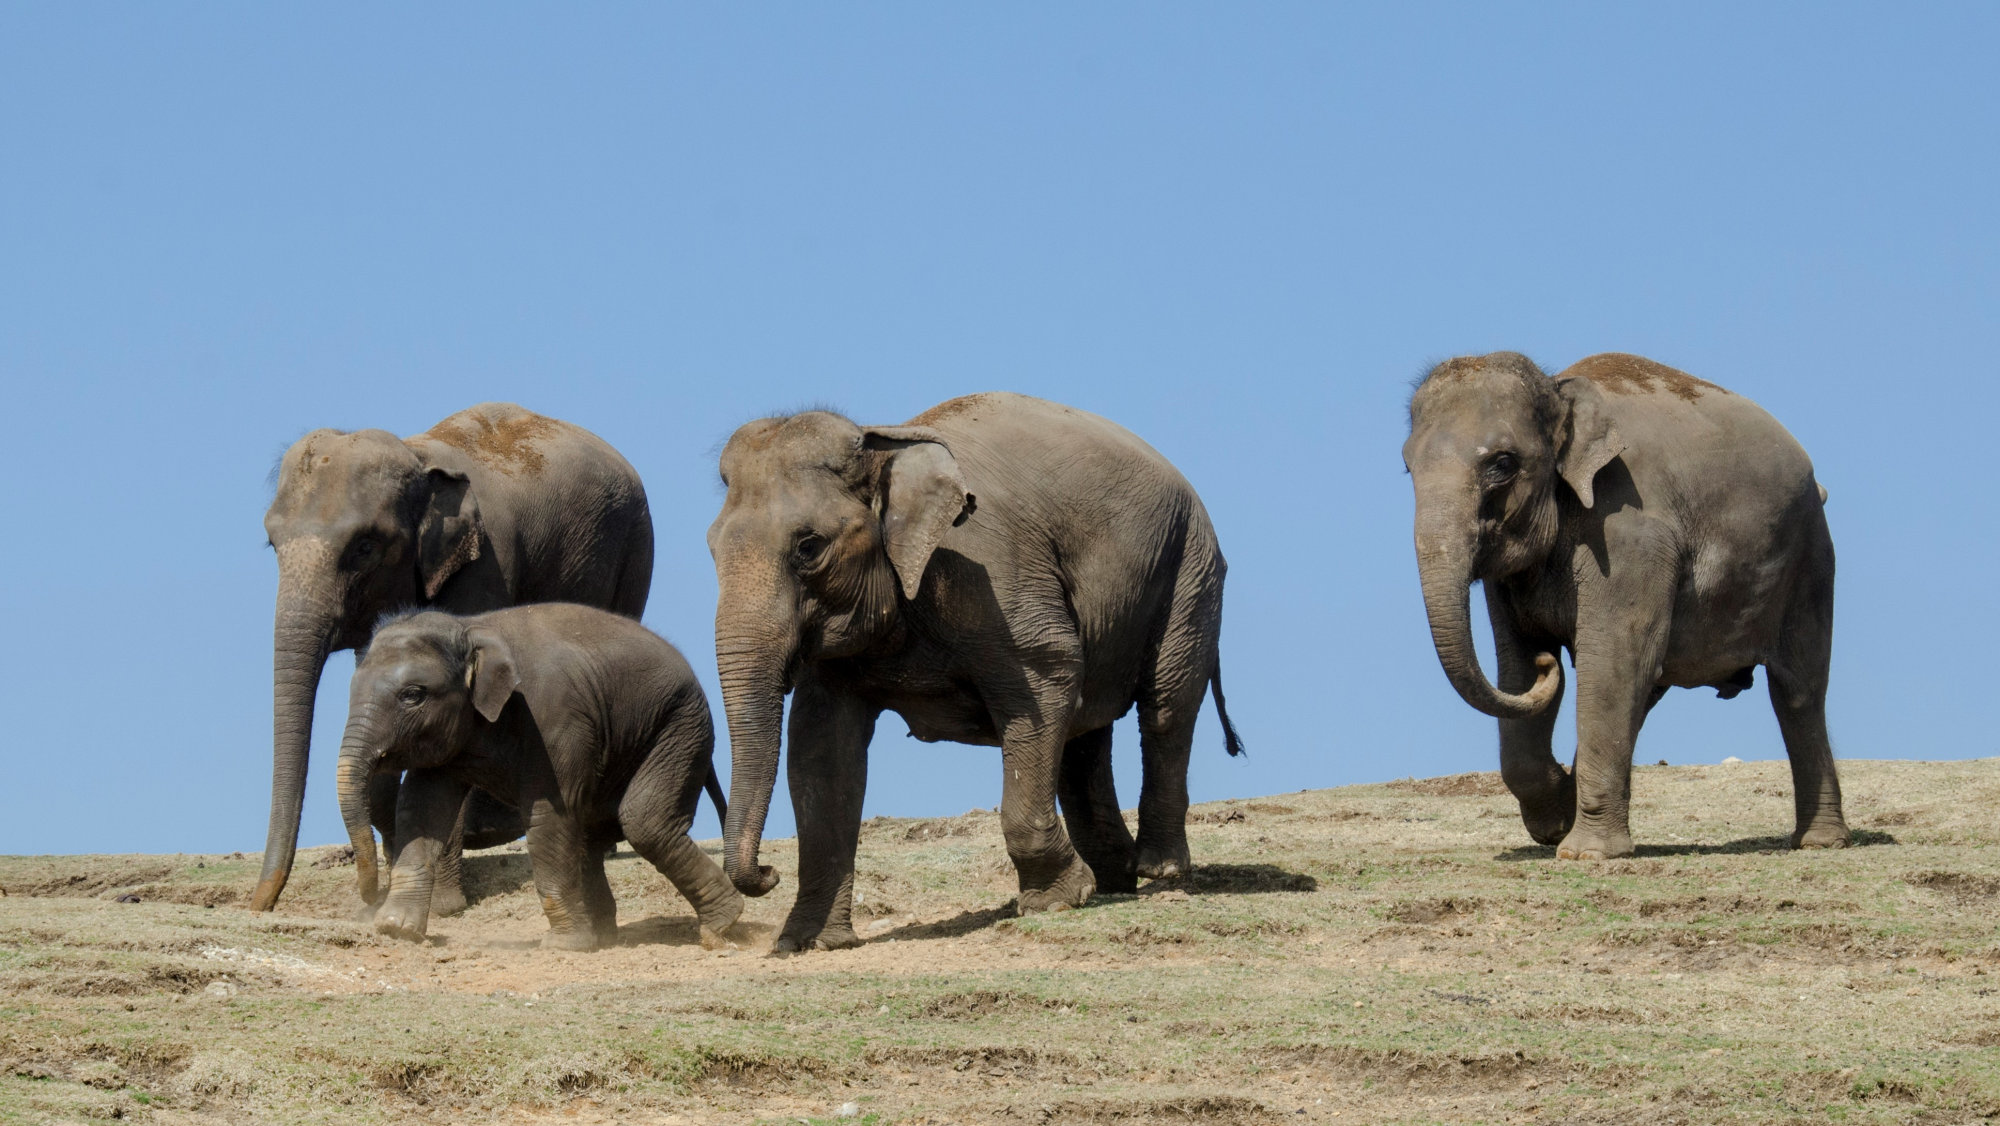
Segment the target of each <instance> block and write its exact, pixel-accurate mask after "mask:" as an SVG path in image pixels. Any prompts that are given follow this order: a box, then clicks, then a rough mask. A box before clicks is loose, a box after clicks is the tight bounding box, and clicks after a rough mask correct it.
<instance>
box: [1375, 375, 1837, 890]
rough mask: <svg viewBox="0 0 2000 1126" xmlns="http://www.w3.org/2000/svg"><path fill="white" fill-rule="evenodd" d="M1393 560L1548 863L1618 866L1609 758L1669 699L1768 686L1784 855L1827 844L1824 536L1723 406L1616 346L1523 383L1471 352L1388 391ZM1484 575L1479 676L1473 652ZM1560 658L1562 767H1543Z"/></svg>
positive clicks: (1623, 827)
mask: <svg viewBox="0 0 2000 1126" xmlns="http://www.w3.org/2000/svg"><path fill="white" fill-rule="evenodd" d="M1403 462H1404V465H1405V466H1407V467H1408V469H1409V472H1410V476H1411V479H1412V481H1413V483H1414V485H1415V487H1416V544H1417V566H1418V570H1419V572H1420V573H1421V576H1422V580H1423V592H1424V605H1425V608H1426V610H1427V611H1428V613H1429V616H1430V627H1431V638H1432V640H1433V641H1434V642H1435V643H1436V646H1437V654H1438V660H1439V661H1440V662H1441V663H1442V664H1443V665H1444V670H1445V674H1446V675H1447V676H1448V677H1450V678H1451V683H1452V686H1453V687H1454V688H1456V689H1457V690H1458V693H1459V695H1460V696H1462V697H1464V699H1465V701H1466V703H1468V704H1471V705H1472V706H1473V707H1475V708H1478V709H1479V710H1480V711H1482V712H1485V713H1486V714H1488V715H1491V716H1496V717H1498V718H1499V720H1500V771H1501V775H1502V777H1503V778H1504V779H1505V781H1506V784H1507V788H1508V789H1509V790H1510V791H1512V792H1513V794H1514V796H1515V797H1516V798H1517V799H1518V800H1519V801H1520V803H1521V816H1522V820H1523V821H1524V822H1526V824H1527V828H1528V833H1529V835H1530V836H1532V837H1534V839H1535V840H1537V841H1540V842H1542V843H1544V844H1555V845H1557V850H1556V854H1557V855H1558V856H1561V857H1564V858H1566V859H1603V858H1609V857H1619V856H1630V855H1632V831H1631V824H1630V808H1631V773H1632V749H1633V744H1634V742H1635V740H1636V739H1637V737H1638V733H1639V726H1640V724H1641V723H1642V722H1644V720H1645V717H1646V714H1647V713H1648V712H1649V711H1650V710H1651V709H1652V707H1653V705H1654V704H1656V703H1658V702H1659V699H1660V697H1661V696H1662V695H1664V694H1665V693H1666V690H1667V689H1668V688H1670V687H1676V686H1678V687H1683V688H1694V687H1713V688H1715V689H1716V690H1717V691H1718V693H1719V694H1720V695H1721V696H1722V697H1723V698H1725V699H1727V698H1729V697H1731V696H1734V695H1736V694H1737V693H1738V692H1740V691H1741V690H1742V689H1744V688H1747V687H1749V686H1750V684H1751V683H1752V675H1753V673H1754V670H1755V668H1756V666H1758V665H1763V666H1764V667H1765V669H1766V670H1767V671H1768V672H1769V674H1770V676H1771V704H1772V707H1773V708H1774V709H1775V710H1776V712H1777V716H1778V727H1779V730H1780V731H1781V732H1782V733H1783V735H1784V740H1785V751H1786V754H1787V755H1788V756H1790V758H1791V765H1792V786H1793V798H1794V801H1795V804H1796V812H1797V826H1796V828H1795V830H1794V832H1793V834H1792V844H1793V845H1794V846H1795V847H1800V848H1837V847H1840V846H1842V845H1844V844H1846V843H1847V840H1848V832H1847V823H1846V821H1845V820H1844V819H1843V817H1842V814H1841V808H1840V782H1839V780H1838V778H1837V777H1836V775H1835V772H1834V765H1833V751H1832V749H1831V747H1830V746H1829V745H1828V742H1827V734H1826V684H1827V665H1828V662H1829V659H1830V656H1831V653H1832V645H1833V539H1832V537H1831V536H1830V535H1829V533H1828V531H1827V525H1826V514H1825V511H1824V504H1825V500H1826V493H1825V491H1824V490H1823V489H1821V488H1820V487H1819V484H1818V482H1816V481H1815V480H1814V478H1813V468H1812V461H1811V460H1810V459H1808V458H1807V457H1806V452H1805V450H1803V449H1801V448H1800V447H1799V444H1798V442H1797V441H1795V440H1794V439H1793V438H1792V436H1791V435H1790V434H1789V433H1787V432H1786V431H1785V428H1784V427H1783V426H1780V425H1779V424H1778V421H1777V420H1776V419H1774V418H1772V417H1771V416H1770V415H1769V414H1767V413H1765V412H1764V410H1763V409H1762V408H1760V407H1758V406H1757V404H1755V403H1753V402H1751V401H1750V400H1749V399H1746V398H1744V397H1743V396H1741V395H1735V394H1731V393H1730V392H1728V391H1725V390H1723V389H1722V388H1720V387H1717V386H1716V385H1714V384H1712V383H1707V382H1704V381H1702V380H1699V379H1696V378H1694V377H1693V376H1691V375H1688V374H1686V373H1685V372H1680V371H1676V370H1674V369H1673V368H1670V367H1666V366H1664V365H1661V364H1657V363H1654V362H1653V361H1651V360H1647V359H1644V358H1641V357H1639V356H1628V355H1622V354H1615V353H1614V354H1606V355H1599V356H1591V357H1589V358H1588V359H1584V360H1581V361H1578V362H1577V363H1576V364H1575V365H1573V366H1571V367H1570V368H1568V369H1566V370H1564V371H1562V372H1560V373H1559V374H1557V375H1556V377H1555V378H1553V379H1550V378H1549V377H1547V376H1545V375H1543V374H1542V372H1541V370H1540V369H1539V368H1537V367H1536V366H1535V365H1534V363H1532V362H1531V361H1530V360H1528V358H1527V357H1525V356H1521V355H1518V354H1516V353H1513V352H1495V353H1493V354H1491V355H1487V356H1474V357H1466V358H1461V359H1455V360H1449V361H1446V362H1445V363H1443V364H1440V365H1438V366H1437V367H1436V368H1434V369H1432V370H1431V372H1430V373H1429V374H1428V375H1427V376H1426V377H1425V378H1424V381H1423V383H1422V384H1421V385H1420V386H1419V387H1418V388H1417V391H1416V394H1415V395H1414V396H1413V397H1412V398H1411V400H1410V438H1409V441H1408V442H1407V443H1406V444H1405V445H1404V446H1403ZM1474 581H1481V582H1484V584H1485V591H1486V605H1487V610H1488V616H1489V617H1490V619H1491V621H1492V625H1493V640H1494V650H1495V655H1496V657H1497V659H1498V662H1499V672H1500V678H1499V681H1500V682H1499V686H1498V688H1496V687H1495V686H1494V685H1493V684H1492V683H1491V682H1489V681H1488V680H1487V679H1486V676H1485V674H1484V673H1483V672H1482V671H1481V670H1480V668H1479V659H1478V657H1477V656H1476V655H1475V653H1474V652H1473V645H1472V628H1471V622H1470V620H1469V618H1468V602H1467V595H1466V591H1467V587H1469V586H1470V585H1471V583H1472V582H1474ZM1558 647H1567V648H1568V649H1569V651H1570V653H1571V656H1572V659H1573V661H1574V664H1575V666H1576V679H1577V704H1576V724H1577V751H1576V767H1575V772H1574V773H1573V774H1572V773H1570V772H1566V771H1564V770H1563V769H1562V767H1561V766H1559V765H1558V764H1557V763H1556V761H1555V757H1554V755H1553V754H1552V753H1551V748H1550V739H1551V736H1552V734H1553V732H1554V729H1555V718H1556V711H1557V704H1558V702H1559V701H1560V699H1561V696H1562V667H1561V665H1560V664H1559V663H1558V662H1557V661H1556V658H1555V656H1554V653H1555V650H1556V649H1557V648H1558Z"/></svg>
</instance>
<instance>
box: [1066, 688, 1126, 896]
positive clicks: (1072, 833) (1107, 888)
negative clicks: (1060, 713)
mask: <svg viewBox="0 0 2000 1126" xmlns="http://www.w3.org/2000/svg"><path fill="white" fill-rule="evenodd" d="M1056 796H1057V797H1058V798H1059V799H1060V801H1061V804H1062V812H1063V821H1064V823H1065V824H1066V825H1068V826H1069V839H1070V843H1071V844H1072V845H1073V846H1075V848H1076V851H1077V855H1079V856H1081V857H1083V862H1084V863H1085V864H1088V865H1090V874H1091V877H1092V878H1093V879H1095V880H1096V881H1097V890H1099V891H1103V892H1131V891H1135V890H1137V889H1138V886H1139V881H1138V876H1137V871H1138V847H1137V845H1135V844H1134V843H1133V841H1132V832H1131V830H1129V829H1127V828H1126V827H1125V816H1124V814H1122V813H1120V812H1119V810H1118V789H1117V786H1116V784H1115V782H1114V781H1113V780H1112V777H1111V728H1110V727H1109V726H1105V727H1100V728H1098V729H1097V730H1095V731H1086V732H1084V733H1083V734H1082V735H1078V736H1077V737H1076V738H1074V739H1071V740H1070V741H1069V742H1068V743H1066V744H1064V745H1063V758H1062V771H1061V773H1060V774H1059V775H1058V776H1057V780H1056Z"/></svg>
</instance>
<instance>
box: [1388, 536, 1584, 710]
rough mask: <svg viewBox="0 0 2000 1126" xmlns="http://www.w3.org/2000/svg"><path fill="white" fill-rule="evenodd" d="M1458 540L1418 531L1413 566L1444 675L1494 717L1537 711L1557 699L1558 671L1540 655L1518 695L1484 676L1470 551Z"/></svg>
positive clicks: (1547, 656)
mask: <svg viewBox="0 0 2000 1126" xmlns="http://www.w3.org/2000/svg"><path fill="white" fill-rule="evenodd" d="M1459 538H1462V537H1460V536H1456V535H1454V534H1453V533H1451V532H1445V533H1442V534H1426V533H1425V531H1423V530H1420V531H1419V532H1418V534H1417V570H1418V573H1419V574H1420V575H1421V577H1422V581H1423V588H1424V611H1425V613H1426V614H1427V615H1428V616H1429V618H1430V626H1431V643H1432V644H1433V645H1435V646H1436V647H1437V655H1438V663H1439V664H1440V665H1443V666H1444V674H1445V676H1447V677H1449V678H1450V679H1451V686H1452V687H1453V688H1455V689H1457V690H1458V694H1459V696H1460V697H1461V698H1463V699H1464V700H1465V702H1466V703H1468V704H1471V705H1472V706H1473V707H1475V708H1478V709H1479V710H1480V711H1482V712H1485V713H1486V714H1487V715H1490V716H1493V717H1495V718H1498V719H1526V718H1527V717H1529V716H1532V715H1536V714H1538V713H1539V712H1541V711H1542V710H1543V709H1544V708H1546V707H1548V706H1549V702H1550V701H1552V700H1554V699H1555V695H1556V690H1557V688H1558V687H1559V686H1560V684H1561V679H1560V678H1561V676H1562V672H1561V670H1560V669H1558V668H1557V667H1556V661H1555V657H1554V656H1553V655H1552V654H1548V653H1542V654H1539V655H1537V656H1536V658H1535V683H1534V686H1533V687H1531V688H1529V689H1528V691H1526V692H1524V693H1522V694H1520V695H1518V696H1517V695H1514V694H1512V693H1508V692H1502V691H1500V690H1499V689H1498V688H1495V687H1494V686H1493V682H1492V681H1489V680H1487V679H1486V673H1485V671H1484V670H1482V669H1481V668H1480V667H1479V654H1478V651H1477V650H1475V649H1474V648H1473V645H1472V617H1471V613H1472V603H1471V598H1470V594H1469V588H1470V587H1471V586H1472V567H1471V557H1472V552H1471V550H1470V549H1469V548H1468V547H1467V546H1464V545H1461V544H1459V543H1457V542H1456V540H1457V539H1459Z"/></svg>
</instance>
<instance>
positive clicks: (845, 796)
mask: <svg viewBox="0 0 2000 1126" xmlns="http://www.w3.org/2000/svg"><path fill="white" fill-rule="evenodd" d="M878 714H879V713H878V712H877V711H876V710H875V709H874V708H871V707H869V706H868V705H867V704H865V703H863V702H862V701H861V700H858V699H856V698H855V697H853V696H850V695H848V694H846V693H843V692H835V691H833V690H831V689H829V688H827V687H826V686H825V685H824V684H821V683H820V682H819V681H818V680H817V679H816V678H813V677H811V676H806V677H803V678H802V681H801V683H800V684H799V686H798V688H797V689H796V690H795V691H794V692H793V694H792V713H791V716H790V718H789V721H788V723H787V725H786V741H787V742H788V743H789V744H790V751H791V753H790V755H789V756H788V761H787V762H786V764H785V766H786V772H785V779H786V782H787V783H788V784H789V785H790V787H791V791H792V812H793V814H794V816H796V817H797V818H798V823H799V894H798V898H797V899H796V900H795V901H793V903H792V911H791V914H790V915H789V916H788V917H787V918H786V919H785V926H784V929H783V930H781V931H780V932H779V933H778V940H777V942H776V944H775V945H774V946H773V949H774V950H777V951H779V952H791V951H796V950H806V949H815V950H841V949H845V948H847V947H850V946H859V945H861V936H860V935H858V934H856V933H854V852H855V850H856V849H857V848H858V847H859V846H860V844H861V800H862V798H863V796H864V795H865V794H866V792H867V789H868V741H869V740H870V739H872V738H873V737H874V735H875V717H876V716H877V715H878Z"/></svg>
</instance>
